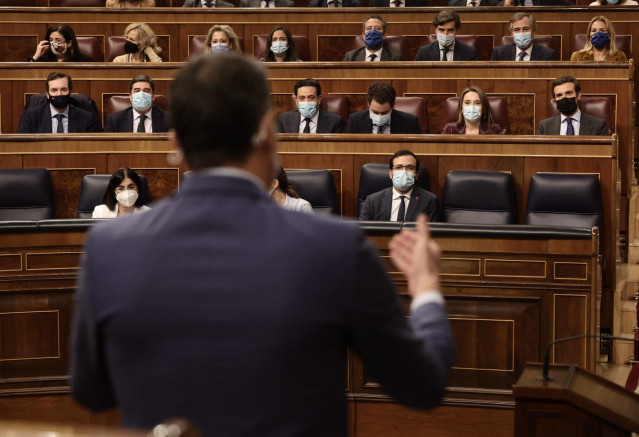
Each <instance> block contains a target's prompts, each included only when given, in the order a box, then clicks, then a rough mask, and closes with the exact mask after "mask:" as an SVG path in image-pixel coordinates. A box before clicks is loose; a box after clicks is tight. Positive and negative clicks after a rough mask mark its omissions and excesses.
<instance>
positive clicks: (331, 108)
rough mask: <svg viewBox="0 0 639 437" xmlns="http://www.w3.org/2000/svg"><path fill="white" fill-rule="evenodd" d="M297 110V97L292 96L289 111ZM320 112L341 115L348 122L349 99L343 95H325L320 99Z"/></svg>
mask: <svg viewBox="0 0 639 437" xmlns="http://www.w3.org/2000/svg"><path fill="white" fill-rule="evenodd" d="M296 109H297V103H296V101H295V97H294V96H293V95H292V94H291V99H290V100H289V102H288V110H289V111H294V110H296ZM319 109H320V111H326V112H330V113H332V114H336V115H339V116H340V117H342V118H343V119H344V121H345V122H347V121H348V116H349V114H348V99H347V98H346V96H343V95H341V94H325V95H323V96H322V98H321V99H320V104H319Z"/></svg>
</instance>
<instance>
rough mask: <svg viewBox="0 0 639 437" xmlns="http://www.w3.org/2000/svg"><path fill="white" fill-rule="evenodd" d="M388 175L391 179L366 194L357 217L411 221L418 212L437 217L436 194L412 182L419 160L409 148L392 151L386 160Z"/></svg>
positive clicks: (415, 176)
mask: <svg viewBox="0 0 639 437" xmlns="http://www.w3.org/2000/svg"><path fill="white" fill-rule="evenodd" d="M388 168H389V170H388V175H389V176H390V179H391V181H392V183H393V185H392V186H391V187H389V188H385V189H383V190H382V191H378V192H377V193H373V194H370V195H368V196H367V197H366V200H365V201H364V204H363V205H362V210H361V212H360V214H359V219H360V220H373V221H391V222H414V221H415V220H417V216H418V215H419V214H421V213H425V214H427V215H428V219H429V220H430V221H431V222H432V221H435V220H437V196H435V195H434V194H433V193H431V192H429V191H426V190H424V189H423V188H421V187H418V186H416V185H415V182H416V181H417V177H418V173H419V161H418V160H417V156H415V154H414V153H413V152H411V151H410V150H399V151H397V152H395V154H394V155H393V157H392V158H391V159H390V161H389V165H388Z"/></svg>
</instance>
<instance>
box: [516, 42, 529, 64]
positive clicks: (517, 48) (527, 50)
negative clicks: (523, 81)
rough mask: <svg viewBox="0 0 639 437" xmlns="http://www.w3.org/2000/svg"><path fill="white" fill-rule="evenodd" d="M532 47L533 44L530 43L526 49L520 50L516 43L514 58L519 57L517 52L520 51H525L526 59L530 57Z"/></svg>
mask: <svg viewBox="0 0 639 437" xmlns="http://www.w3.org/2000/svg"><path fill="white" fill-rule="evenodd" d="M532 49H533V45H532V44H531V45H530V47H528V48H527V49H526V50H522V49H520V48H519V47H517V45H515V60H516V59H517V58H519V54H520V53H521V52H526V53H527V54H528V59H530V57H531V56H532Z"/></svg>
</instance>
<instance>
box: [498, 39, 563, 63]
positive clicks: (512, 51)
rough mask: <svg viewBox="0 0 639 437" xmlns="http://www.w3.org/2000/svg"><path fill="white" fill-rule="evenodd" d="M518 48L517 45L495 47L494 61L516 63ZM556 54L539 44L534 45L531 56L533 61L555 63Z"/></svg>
mask: <svg viewBox="0 0 639 437" xmlns="http://www.w3.org/2000/svg"><path fill="white" fill-rule="evenodd" d="M516 53H517V48H516V46H515V44H514V43H513V44H504V45H503V46H499V47H495V48H494V49H493V56H492V58H491V60H492V61H516V59H515V55H516ZM555 59H556V54H555V51H554V50H553V49H549V48H548V47H544V46H541V45H539V44H533V48H532V53H531V54H530V60H531V61H554V60H555Z"/></svg>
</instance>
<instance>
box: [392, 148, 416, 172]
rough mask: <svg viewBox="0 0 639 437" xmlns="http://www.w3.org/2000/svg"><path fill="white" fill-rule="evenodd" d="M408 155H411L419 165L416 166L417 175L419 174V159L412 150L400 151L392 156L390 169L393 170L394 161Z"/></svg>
mask: <svg viewBox="0 0 639 437" xmlns="http://www.w3.org/2000/svg"><path fill="white" fill-rule="evenodd" d="M406 155H410V156H412V157H413V158H415V162H416V163H417V164H415V167H416V169H415V174H417V173H419V159H417V156H415V154H414V153H413V152H411V151H410V150H406V149H402V150H398V151H397V152H395V154H394V155H393V156H392V158H391V159H390V161H389V162H388V168H389V169H390V170H392V169H393V161H395V158H399V157H400V156H406Z"/></svg>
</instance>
